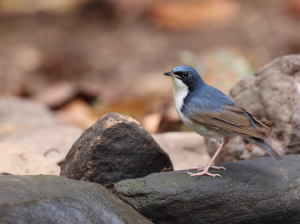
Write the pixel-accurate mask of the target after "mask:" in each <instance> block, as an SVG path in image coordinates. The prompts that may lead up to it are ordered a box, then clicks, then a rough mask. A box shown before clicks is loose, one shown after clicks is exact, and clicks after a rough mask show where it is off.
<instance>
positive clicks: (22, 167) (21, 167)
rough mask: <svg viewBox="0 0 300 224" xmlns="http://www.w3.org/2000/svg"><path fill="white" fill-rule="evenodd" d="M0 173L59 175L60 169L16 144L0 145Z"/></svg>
mask: <svg viewBox="0 0 300 224" xmlns="http://www.w3.org/2000/svg"><path fill="white" fill-rule="evenodd" d="M0 155H1V156H0V173H3V172H7V173H12V174H16V175H38V174H50V175H59V172H60V167H59V166H58V165H56V164H55V163H53V162H52V161H51V160H49V159H47V158H45V157H44V156H39V155H36V154H35V153H34V152H33V151H31V150H30V149H28V148H26V147H24V146H22V145H18V144H15V143H0Z"/></svg>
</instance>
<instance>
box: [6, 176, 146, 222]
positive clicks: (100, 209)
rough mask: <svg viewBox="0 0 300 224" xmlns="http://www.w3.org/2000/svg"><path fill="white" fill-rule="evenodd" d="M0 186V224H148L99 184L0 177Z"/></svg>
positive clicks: (32, 177) (36, 177) (48, 177)
mask: <svg viewBox="0 0 300 224" xmlns="http://www.w3.org/2000/svg"><path fill="white" fill-rule="evenodd" d="M0 186H1V191H0V223H20V224H21V223H22V224H24V223H33V224H34V223H103V224H106V223H113V224H115V223H117V224H121V223H129V224H132V223H139V224H140V223H149V224H150V223H152V222H151V221H149V220H147V219H146V218H145V217H143V216H142V215H141V214H139V213H138V212H137V211H135V210H134V209H133V208H132V207H130V206H129V205H127V204H126V203H124V202H123V201H121V200H120V199H119V198H117V197H116V196H115V195H113V194H112V193H111V192H109V190H107V189H106V188H105V187H103V186H101V185H99V184H94V183H87V182H81V181H75V180H70V179H67V178H63V177H59V176H0Z"/></svg>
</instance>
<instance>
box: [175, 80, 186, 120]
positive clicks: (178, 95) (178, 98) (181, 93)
mask: <svg viewBox="0 0 300 224" xmlns="http://www.w3.org/2000/svg"><path fill="white" fill-rule="evenodd" d="M172 81H173V87H174V88H173V91H174V101H175V107H176V110H177V112H178V114H179V111H180V109H181V107H182V105H183V100H184V98H185V97H186V96H187V94H188V93H189V89H188V87H187V86H186V85H185V84H184V83H183V82H182V81H181V80H179V79H176V78H174V77H173V78H172ZM180 112H181V111H180ZM179 116H180V115H179Z"/></svg>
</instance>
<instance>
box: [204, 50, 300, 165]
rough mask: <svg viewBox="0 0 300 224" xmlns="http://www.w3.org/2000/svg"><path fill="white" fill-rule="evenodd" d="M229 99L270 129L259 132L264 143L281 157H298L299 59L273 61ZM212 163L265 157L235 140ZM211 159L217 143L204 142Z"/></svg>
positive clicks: (243, 84)
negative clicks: (264, 138) (295, 155)
mask: <svg viewBox="0 0 300 224" xmlns="http://www.w3.org/2000/svg"><path fill="white" fill-rule="evenodd" d="M230 95H231V97H232V98H233V99H234V100H235V101H236V102H238V103H239V104H240V105H242V106H243V107H245V108H246V109H247V110H248V111H249V112H250V113H251V114H252V115H254V116H255V117H256V118H258V119H259V120H261V121H262V122H263V123H265V124H266V125H268V126H270V127H271V129H270V130H268V129H266V128H260V131H261V132H262V133H263V134H265V135H267V136H268V138H267V142H268V143H269V144H270V145H271V146H272V147H273V148H274V149H275V150H276V151H277V152H278V153H279V154H281V155H284V154H298V153H300V128H299V127H300V55H289V56H283V57H280V58H277V59H275V60H273V61H272V62H270V63H269V64H267V65H265V66H264V67H262V68H261V69H259V70H258V71H257V72H256V74H255V76H251V77H247V78H245V79H243V80H242V81H240V82H239V83H238V84H237V85H236V86H235V87H234V88H233V89H232V90H231V93H230ZM235 138H237V139H235V140H232V141H231V142H230V143H229V144H228V145H227V146H226V147H225V148H224V149H223V150H222V151H223V152H222V153H223V154H224V155H226V156H225V157H224V156H218V157H217V158H216V160H215V162H216V163H220V162H227V161H234V160H240V159H251V158H257V157H263V156H266V155H267V153H266V152H265V151H264V150H262V149H260V148H259V147H257V146H255V145H252V144H250V143H248V142H245V141H244V140H243V139H242V138H241V137H235ZM206 142H207V143H208V151H209V154H210V155H211V156H212V155H213V154H214V152H215V151H216V149H217V143H216V141H213V140H206Z"/></svg>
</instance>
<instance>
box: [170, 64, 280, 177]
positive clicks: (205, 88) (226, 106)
mask: <svg viewBox="0 0 300 224" xmlns="http://www.w3.org/2000/svg"><path fill="white" fill-rule="evenodd" d="M164 75H166V76H170V77H171V78H172V82H173V92H174V103H175V108H176V111H177V113H178V115H179V117H180V119H181V120H182V122H183V123H184V124H185V125H186V126H187V127H189V128H190V129H191V130H193V131H194V132H196V133H198V134H200V135H202V136H204V137H210V138H214V139H216V140H217V142H218V149H217V151H216V152H215V154H214V155H213V157H212V158H211V160H210V161H209V162H208V163H207V164H206V165H205V166H199V167H191V168H189V169H190V170H197V171H198V172H197V173H191V172H187V171H186V173H187V174H188V175H190V176H191V177H192V176H203V175H208V176H212V177H216V176H218V177H221V175H220V174H212V173H209V172H208V170H209V168H213V169H217V170H220V169H224V170H226V169H225V168H224V167H219V166H213V165H212V164H213V161H214V160H215V158H216V157H217V156H218V154H219V153H220V152H221V150H222V149H223V148H224V147H225V146H226V145H227V144H228V142H229V140H230V138H232V137H234V136H241V137H242V138H244V139H246V140H247V141H248V142H251V143H253V144H255V145H257V146H258V147H260V148H262V149H264V150H266V151H267V153H268V154H270V155H271V156H272V157H274V158H275V159H276V160H278V161H279V160H280V159H281V158H280V156H279V155H278V153H277V152H276V151H275V150H274V149H272V147H271V146H270V145H268V143H267V142H266V141H265V139H266V136H264V135H263V134H262V133H261V132H260V131H259V130H258V128H257V126H258V125H261V126H264V127H266V128H269V127H268V126H266V125H265V124H263V123H261V122H260V121H259V120H258V119H257V118H255V117H254V116H253V115H252V114H250V113H249V112H248V111H247V110H246V109H245V108H243V107H242V106H241V105H239V104H238V103H236V102H235V101H234V100H232V99H231V98H230V97H228V96H227V95H225V94H224V93H222V92H221V91H219V90H217V89H216V88H214V87H212V86H209V85H207V84H206V83H204V81H203V80H202V78H201V77H200V75H199V74H198V72H197V71H196V70H195V69H194V68H192V67H191V66H187V65H179V66H177V67H175V68H174V69H173V70H172V71H171V72H165V73H164Z"/></svg>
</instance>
